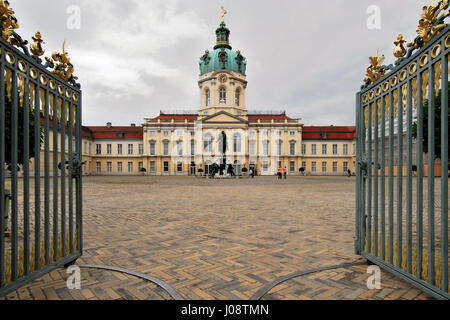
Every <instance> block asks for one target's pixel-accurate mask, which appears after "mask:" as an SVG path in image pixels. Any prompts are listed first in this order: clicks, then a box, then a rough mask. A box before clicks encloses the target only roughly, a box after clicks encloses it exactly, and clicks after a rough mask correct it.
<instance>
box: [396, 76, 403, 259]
mask: <svg viewBox="0 0 450 320" xmlns="http://www.w3.org/2000/svg"><path fill="white" fill-rule="evenodd" d="M397 90H398V105H397V141H398V142H397V144H398V147H397V148H398V150H397V155H398V161H397V266H398V267H399V268H401V267H402V258H403V257H402V251H403V212H402V211H403V89H402V86H401V85H400V81H399V84H398V86H397Z"/></svg>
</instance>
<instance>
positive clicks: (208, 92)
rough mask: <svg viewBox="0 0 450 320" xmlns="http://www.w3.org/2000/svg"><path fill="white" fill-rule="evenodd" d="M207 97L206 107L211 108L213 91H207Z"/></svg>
mask: <svg viewBox="0 0 450 320" xmlns="http://www.w3.org/2000/svg"><path fill="white" fill-rule="evenodd" d="M205 96H206V106H207V107H209V105H210V103H211V91H209V89H206V91H205Z"/></svg>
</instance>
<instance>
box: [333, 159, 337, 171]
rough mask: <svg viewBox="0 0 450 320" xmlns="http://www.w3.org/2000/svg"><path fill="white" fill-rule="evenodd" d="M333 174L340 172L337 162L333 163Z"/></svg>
mask: <svg viewBox="0 0 450 320" xmlns="http://www.w3.org/2000/svg"><path fill="white" fill-rule="evenodd" d="M333 172H334V173H336V172H338V163H337V162H333Z"/></svg>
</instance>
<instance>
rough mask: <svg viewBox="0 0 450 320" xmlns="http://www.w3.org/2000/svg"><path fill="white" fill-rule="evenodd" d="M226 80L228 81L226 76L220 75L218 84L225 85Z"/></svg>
mask: <svg viewBox="0 0 450 320" xmlns="http://www.w3.org/2000/svg"><path fill="white" fill-rule="evenodd" d="M227 80H228V77H227V76H226V75H224V74H221V75H220V76H219V81H220V83H225V82H227Z"/></svg>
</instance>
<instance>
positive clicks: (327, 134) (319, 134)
mask: <svg viewBox="0 0 450 320" xmlns="http://www.w3.org/2000/svg"><path fill="white" fill-rule="evenodd" d="M355 139H356V127H349V126H346V127H343V126H338V127H335V126H328V127H324V126H322V127H314V126H313V127H306V126H305V127H303V140H355Z"/></svg>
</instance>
